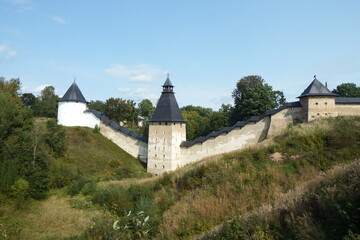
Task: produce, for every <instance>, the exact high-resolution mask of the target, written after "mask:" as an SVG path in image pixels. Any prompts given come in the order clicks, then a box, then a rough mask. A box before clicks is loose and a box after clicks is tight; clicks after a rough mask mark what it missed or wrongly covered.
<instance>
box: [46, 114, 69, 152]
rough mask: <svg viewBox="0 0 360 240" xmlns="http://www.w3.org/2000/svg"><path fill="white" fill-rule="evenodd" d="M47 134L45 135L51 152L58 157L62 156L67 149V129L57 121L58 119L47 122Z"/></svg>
mask: <svg viewBox="0 0 360 240" xmlns="http://www.w3.org/2000/svg"><path fill="white" fill-rule="evenodd" d="M46 130H47V131H46V134H45V136H44V139H45V142H46V144H47V145H48V146H49V147H50V149H51V153H53V154H54V155H55V156H56V157H62V156H64V154H65V150H66V137H65V131H64V129H63V127H62V126H60V125H58V124H57V123H56V120H48V121H47V122H46Z"/></svg>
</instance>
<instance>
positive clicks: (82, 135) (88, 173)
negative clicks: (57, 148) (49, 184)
mask: <svg viewBox="0 0 360 240" xmlns="http://www.w3.org/2000/svg"><path fill="white" fill-rule="evenodd" d="M65 131H66V145H67V148H66V153H65V156H64V157H62V158H59V159H56V160H54V161H53V162H52V163H51V165H50V167H51V171H52V181H53V184H54V185H55V186H57V185H59V186H62V185H65V184H66V183H68V182H69V181H68V179H74V178H75V179H78V178H91V179H96V180H110V179H121V178H129V177H143V176H148V175H147V174H146V169H145V168H144V166H143V165H142V164H141V163H140V161H139V160H137V159H135V158H134V157H132V156H131V155H130V154H128V153H126V152H125V151H123V150H122V149H120V148H119V147H118V146H116V145H115V144H114V143H113V142H111V141H110V140H108V139H106V138H105V137H104V136H102V135H101V134H100V133H96V132H94V131H93V130H92V129H89V128H80V127H68V128H65ZM63 181H65V184H63V183H62V182H63Z"/></svg>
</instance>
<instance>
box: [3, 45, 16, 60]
mask: <svg viewBox="0 0 360 240" xmlns="http://www.w3.org/2000/svg"><path fill="white" fill-rule="evenodd" d="M16 55H17V52H16V51H15V50H13V49H11V48H10V47H9V46H8V45H6V44H0V59H6V60H7V59H11V58H14V57H15V56H16Z"/></svg>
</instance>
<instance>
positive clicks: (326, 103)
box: [298, 76, 337, 122]
mask: <svg viewBox="0 0 360 240" xmlns="http://www.w3.org/2000/svg"><path fill="white" fill-rule="evenodd" d="M335 96H337V94H335V93H332V92H331V91H330V90H329V89H328V88H327V87H326V86H324V85H323V84H322V83H321V82H319V81H318V80H317V79H316V76H314V81H312V82H311V83H310V85H309V86H308V87H307V88H306V89H305V90H304V92H303V93H302V94H301V95H300V96H299V97H298V98H300V103H301V106H302V110H303V116H304V120H305V122H309V121H312V120H314V119H317V118H321V117H336V116H337V112H336V109H335Z"/></svg>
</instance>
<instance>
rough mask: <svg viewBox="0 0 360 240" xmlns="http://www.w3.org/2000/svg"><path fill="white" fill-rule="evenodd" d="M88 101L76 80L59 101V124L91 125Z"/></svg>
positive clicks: (70, 125) (69, 125)
mask: <svg viewBox="0 0 360 240" xmlns="http://www.w3.org/2000/svg"><path fill="white" fill-rule="evenodd" d="M87 103H88V102H87V101H86V100H85V98H84V96H83V95H82V93H81V91H80V89H79V87H78V86H77V85H76V83H75V82H74V83H73V84H72V85H71V86H70V88H69V89H68V90H67V92H66V93H65V95H64V96H63V97H62V98H61V99H60V100H59V101H58V124H60V125H63V126H68V127H72V126H85V127H91V126H89V121H88V115H87V114H85V113H84V112H85V111H86V109H87Z"/></svg>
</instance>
